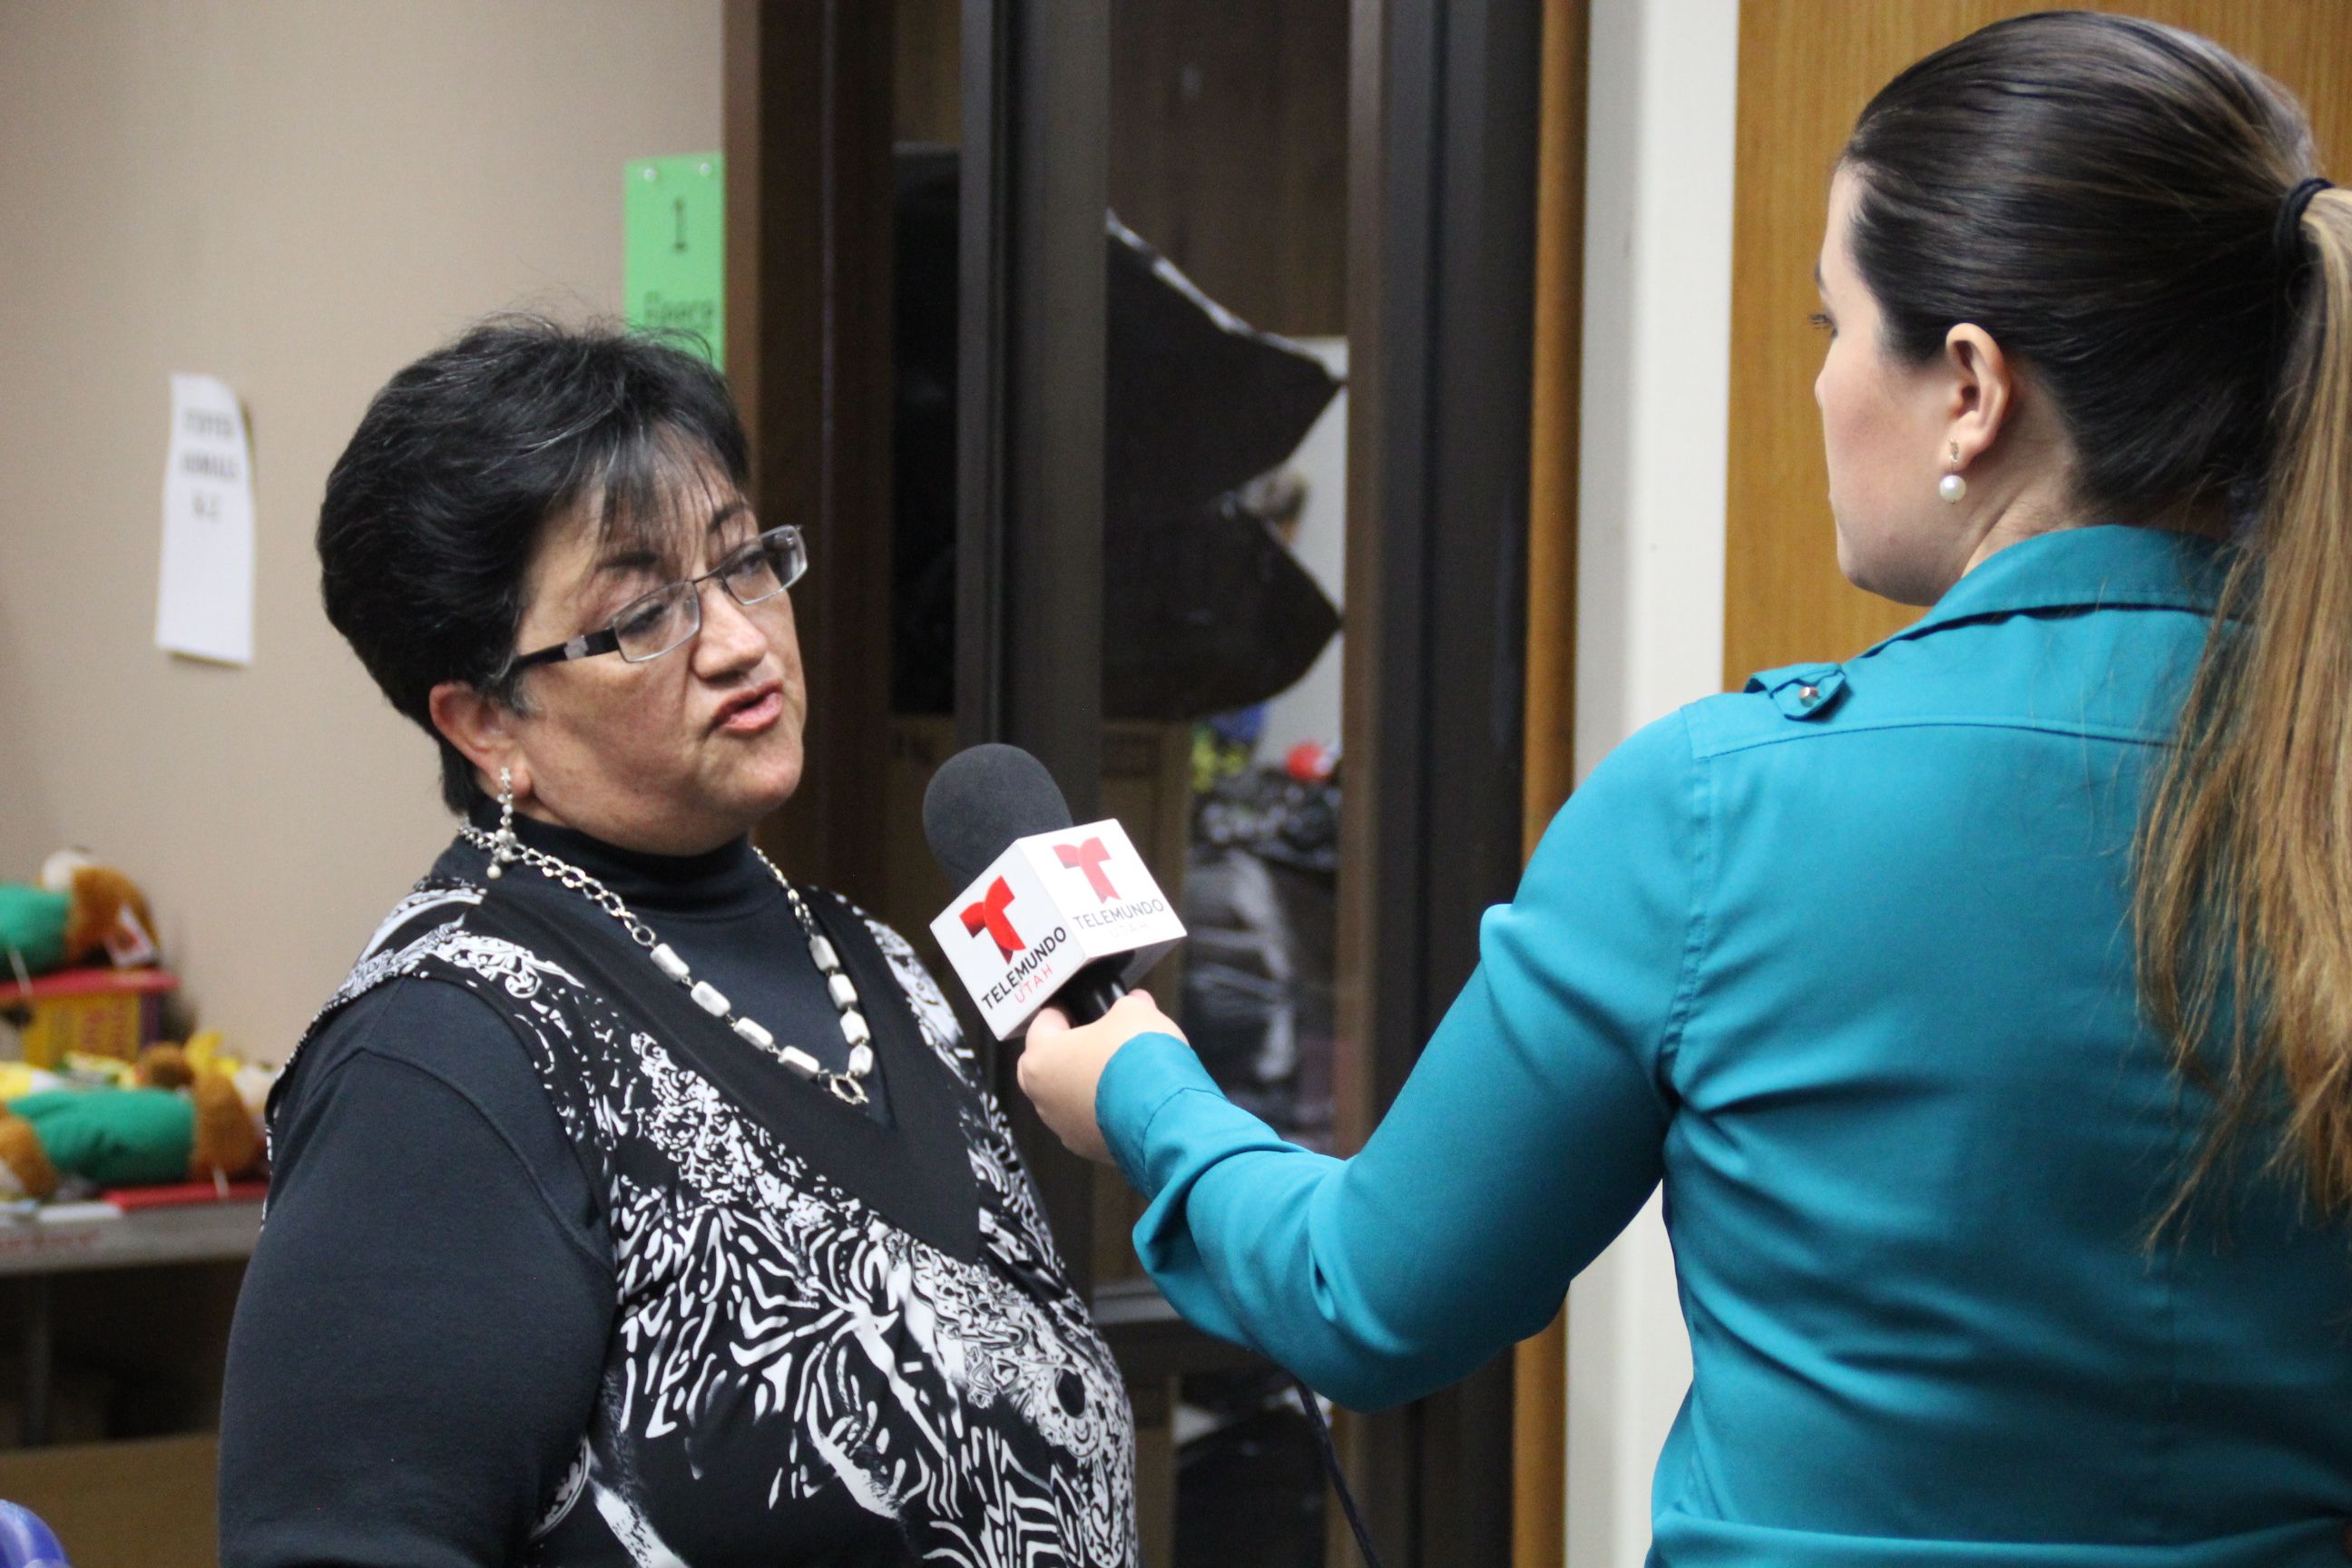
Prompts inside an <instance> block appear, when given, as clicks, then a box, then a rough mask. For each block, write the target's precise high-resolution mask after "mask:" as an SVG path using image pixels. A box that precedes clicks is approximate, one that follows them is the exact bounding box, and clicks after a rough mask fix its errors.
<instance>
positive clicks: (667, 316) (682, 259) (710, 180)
mask: <svg viewBox="0 0 2352 1568" xmlns="http://www.w3.org/2000/svg"><path fill="white" fill-rule="evenodd" d="M622 179H623V186H624V189H623V192H622V196H621V231H622V236H623V241H624V247H625V248H624V250H623V253H622V254H623V265H622V269H621V297H622V300H623V304H622V307H621V309H622V313H623V315H624V316H625V318H626V319H627V321H628V323H629V325H631V326H633V327H654V328H660V329H665V330H668V331H684V332H689V333H692V334H693V335H694V336H695V337H697V338H699V339H700V340H701V341H702V342H704V343H705V344H707V345H708V352H709V355H710V363H712V364H714V365H716V366H718V367H719V369H720V370H725V369H726V368H727V166H726V163H724V162H723V161H722V160H721V159H720V157H719V154H718V153H688V154H686V155H685V156H683V157H678V158H633V159H631V160H630V161H629V163H628V165H627V167H626V169H625V171H624V173H623V176H622Z"/></svg>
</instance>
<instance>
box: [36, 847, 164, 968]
mask: <svg viewBox="0 0 2352 1568" xmlns="http://www.w3.org/2000/svg"><path fill="white" fill-rule="evenodd" d="M154 931H155V918H154V916H153V915H152V914H151V913H149V911H148V909H147V898H146V895H145V894H143V893H142V892H141V891H140V890H139V885H138V884H137V883H135V882H133V881H132V880H131V879H130V878H128V877H126V876H124V875H123V874H122V873H121V871H118V870H116V869H115V868H113V867H111V866H105V865H101V864H100V863H99V862H98V861H96V860H94V859H92V858H90V857H89V855H87V854H85V853H84V852H83V851H81V850H79V849H60V850H58V852H57V853H56V854H54V855H52V856H50V857H49V858H47V860H45V861H43V862H42V864H41V879H40V881H39V883H38V884H37V885H36V886H30V887H28V886H26V885H24V884H21V883H6V882H0V952H6V953H7V954H9V955H11V956H12V957H13V958H14V959H15V960H16V965H18V966H21V968H22V971H23V973H25V974H26V975H27V976H30V975H34V974H45V973H47V972H48V971H50V970H52V969H62V968H64V967H66V966H68V965H69V964H76V963H89V962H90V961H92V960H94V959H96V958H97V957H98V955H99V954H100V953H104V954H105V955H106V956H107V957H108V958H109V959H110V960H111V961H112V963H114V966H115V967H116V968H118V969H128V968H131V967H133V966H135V965H138V964H142V963H154V962H155V959H156V950H155V938H154ZM12 967H14V966H12ZM6 974H7V971H6V970H0V978H5V977H6Z"/></svg>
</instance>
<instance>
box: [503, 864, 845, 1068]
mask: <svg viewBox="0 0 2352 1568" xmlns="http://www.w3.org/2000/svg"><path fill="white" fill-rule="evenodd" d="M457 836H458V837H461V838H463V839H464V840H465V841H466V842H467V843H468V844H470V845H472V846H474V847H476V848H477V849H480V850H483V851H486V852H487V853H488V855H489V857H490V875H491V876H493V877H495V876H497V875H498V874H499V866H500V865H501V863H502V862H503V861H507V860H520V861H521V862H522V863H523V864H524V865H526V866H529V867H530V868H531V869H533V870H535V871H537V872H539V873H540V875H541V876H543V877H545V878H547V879H549V880H550V881H552V882H555V883H558V884H559V885H561V886H562V887H566V888H569V889H572V891H573V892H575V893H580V894H582V895H583V896H585V897H586V898H587V900H588V901H589V902H590V903H593V904H594V905H595V906H596V907H597V908H598V909H600V910H604V912H605V913H606V914H608V915H610V916H612V917H613V918H614V920H616V921H620V922H621V924H622V926H623V928H624V929H625V930H626V931H628V933H629V935H630V937H631V938H632V939H633V940H634V941H635V942H636V944H637V945H638V946H639V947H642V948H644V949H646V954H647V956H649V957H650V958H652V960H653V961H654V967H655V968H656V969H658V970H660V971H661V972H662V973H664V974H667V975H668V976H669V977H670V978H671V979H672V980H675V981H676V982H677V984H678V985H679V986H680V987H681V988H683V989H684V990H685V992H686V994H688V996H689V997H691V998H692V999H693V1002H694V1005H696V1006H698V1007H699V1008H701V1009H702V1010H703V1011H704V1012H706V1013H708V1014H709V1015H710V1016H712V1017H714V1018H716V1019H718V1020H719V1022H720V1023H722V1024H725V1025H726V1026H728V1027H729V1028H730V1029H731V1030H733V1031H734V1032H735V1034H736V1036H737V1037H739V1038H740V1039H745V1040H749V1041H750V1042H751V1044H752V1045H754V1046H757V1047H759V1048H760V1049H761V1050H763V1051H765V1052H767V1053H768V1055H770V1056H772V1057H773V1058H776V1059H777V1060H778V1061H780V1062H782V1063H783V1064H784V1066H785V1067H787V1068H791V1069H792V1071H793V1076H794V1077H796V1078H801V1079H807V1080H808V1081H810V1082H812V1083H816V1084H820V1085H822V1086H824V1088H825V1089H830V1090H831V1091H832V1092H833V1095H834V1098H835V1099H836V1100H841V1101H843V1102H844V1103H845V1104H848V1105H863V1104H865V1103H866V1079H867V1078H869V1077H871V1076H872V1075H873V1072H874V1031H873V1030H872V1029H870V1028H868V1027H867V1026H866V1015H865V1014H864V1013H863V1012H861V1011H859V1010H858V1005H857V986H856V984H855V983H854V982H852V981H851V980H850V978H849V976H848V975H847V974H845V973H843V972H842V968H841V958H840V955H839V954H837V953H835V952H834V951H833V943H832V942H828V941H827V940H825V935H824V932H823V931H819V930H818V929H817V924H816V917H815V916H814V915H813V914H811V913H810V912H809V907H808V905H807V904H806V903H805V902H804V901H803V900H802V898H801V894H800V889H798V888H795V887H793V885H792V884H791V883H790V882H787V881H785V880H784V874H783V873H782V871H779V870H777V869H776V863H775V862H774V861H772V860H771V859H769V858H767V856H765V855H764V854H761V851H760V847H759V846H757V845H753V846H752V847H751V853H752V854H754V855H758V856H759V857H760V864H761V865H762V866H765V867H766V868H768V874H769V875H770V876H772V877H773V878H774V879H776V885H777V886H778V887H780V888H782V889H783V890H784V897H785V899H786V900H789V901H790V902H791V904H792V906H793V919H795V920H797V921H800V924H801V931H802V933H803V935H805V936H806V937H807V938H808V951H809V957H810V958H811V959H812V960H814V962H815V963H816V967H817V973H820V974H822V975H824V988H825V994H826V995H828V996H829V997H831V998H832V1000H833V1005H834V1010H835V1012H836V1013H838V1014H839V1015H840V1016H841V1037H842V1038H843V1039H845V1040H846V1041H848V1042H849V1069H848V1070H847V1071H846V1072H835V1071H834V1070H833V1069H832V1068H828V1067H826V1066H825V1065H824V1063H823V1062H821V1061H819V1060H817V1059H816V1058H814V1057H813V1056H811V1055H809V1054H808V1052H806V1051H804V1050H803V1049H801V1048H800V1047H798V1046H785V1045H779V1044H777V1043H776V1037H775V1036H774V1035H772V1034H771V1033H770V1032H769V1031H768V1030H767V1029H766V1028H764V1027H762V1026H761V1025H760V1024H759V1022H758V1021H757V1020H755V1019H752V1018H749V1017H745V1016H743V1015H741V1014H740V1013H738V1012H736V1011H735V1008H734V1005H733V1004H731V1003H730V1002H729V1001H728V1000H727V996H726V994H725V993H723V992H721V991H720V990H719V988H718V987H717V986H715V985H713V984H710V982H709V981H707V980H697V979H696V978H695V977H694V973H693V972H692V971H691V970H689V969H688V967H687V963H686V960H684V959H683V958H680V957H679V956H678V955H677V950H676V949H674V948H672V947H671V946H670V945H669V944H668V943H667V942H664V941H662V940H661V938H659V937H657V936H656V935H655V934H654V928H653V927H651V926H649V925H647V924H646V922H645V921H642V920H639V919H638V918H637V917H636V915H635V913H634V912H633V911H631V910H630V909H629V906H628V905H626V904H625V903H623V902H622V901H621V896H620V895H619V894H618V893H615V892H614V891H613V889H610V888H608V887H606V886H604V883H602V882H600V881H598V880H597V879H595V878H593V877H592V876H590V875H589V874H588V873H587V872H585V871H583V870H582V869H581V868H579V867H577V866H574V865H572V863H571V862H570V861H568V860H560V859H558V858H555V857H554V856H552V855H550V854H548V853H547V852H546V851H545V850H542V849H534V848H532V847H530V845H528V844H522V843H518V842H516V841H514V840H513V839H509V840H507V841H506V842H505V843H504V844H501V843H500V842H499V840H498V839H497V838H495V837H492V836H491V835H489V834H488V833H485V832H484V831H482V829H480V828H478V827H476V826H472V825H471V824H470V823H469V824H467V826H464V827H461V828H459V829H458V830H457Z"/></svg>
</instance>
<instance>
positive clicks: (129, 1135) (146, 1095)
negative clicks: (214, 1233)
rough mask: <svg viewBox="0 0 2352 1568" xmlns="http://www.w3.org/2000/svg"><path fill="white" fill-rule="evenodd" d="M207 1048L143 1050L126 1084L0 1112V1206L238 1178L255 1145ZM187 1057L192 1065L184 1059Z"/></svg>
mask: <svg viewBox="0 0 2352 1568" xmlns="http://www.w3.org/2000/svg"><path fill="white" fill-rule="evenodd" d="M207 1045H208V1042H199V1041H192V1042H190V1046H189V1047H188V1048H186V1049H183V1048H182V1047H178V1046H171V1045H159V1046H150V1047H147V1048H146V1049H145V1050H143V1051H142V1052H141V1053H140V1055H139V1062H138V1066H137V1068H136V1069H135V1071H134V1073H133V1077H132V1081H131V1084H130V1085H128V1086H126V1087H121V1088H116V1087H112V1086H108V1085H100V1086H96V1087H84V1088H62V1089H45V1090H41V1091H38V1092H36V1093H33V1094H28V1095H25V1096H23V1097H21V1098H19V1099H16V1100H10V1101H8V1102H7V1105H6V1107H5V1110H0V1197H7V1198H18V1197H30V1198H47V1197H50V1196H53V1195H54V1194H56V1193H57V1191H58V1185H59V1184H60V1182H61V1181H63V1180H64V1179H66V1178H70V1177H79V1179H80V1180H81V1181H83V1182H85V1183H87V1184H90V1185H92V1186H99V1187H129V1186H145V1185H152V1184H158V1183H164V1182H191V1181H212V1180H215V1179H216V1178H218V1179H226V1178H229V1177H233V1176H241V1175H244V1174H246V1173H248V1172H250V1171H252V1170H253V1169H254V1168H255V1167H256V1166H257V1165H258V1164H259V1163H260V1161H261V1156H262V1139H261V1131H260V1128H259V1127H258V1126H257V1124H256V1122H255V1119H254V1115H253V1112H252V1110H250V1109H249V1108H248V1107H247V1103H246V1099H245V1096H244V1095H243V1094H241V1093H240V1092H239V1091H238V1087H237V1079H236V1073H235V1071H234V1070H233V1068H231V1066H230V1065H229V1064H228V1063H227V1062H226V1059H225V1058H223V1059H220V1060H215V1059H212V1058H213V1057H214V1055H215V1053H213V1052H211V1051H209V1050H208V1049H207V1048H206V1047H207ZM192 1058H193V1059H192Z"/></svg>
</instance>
